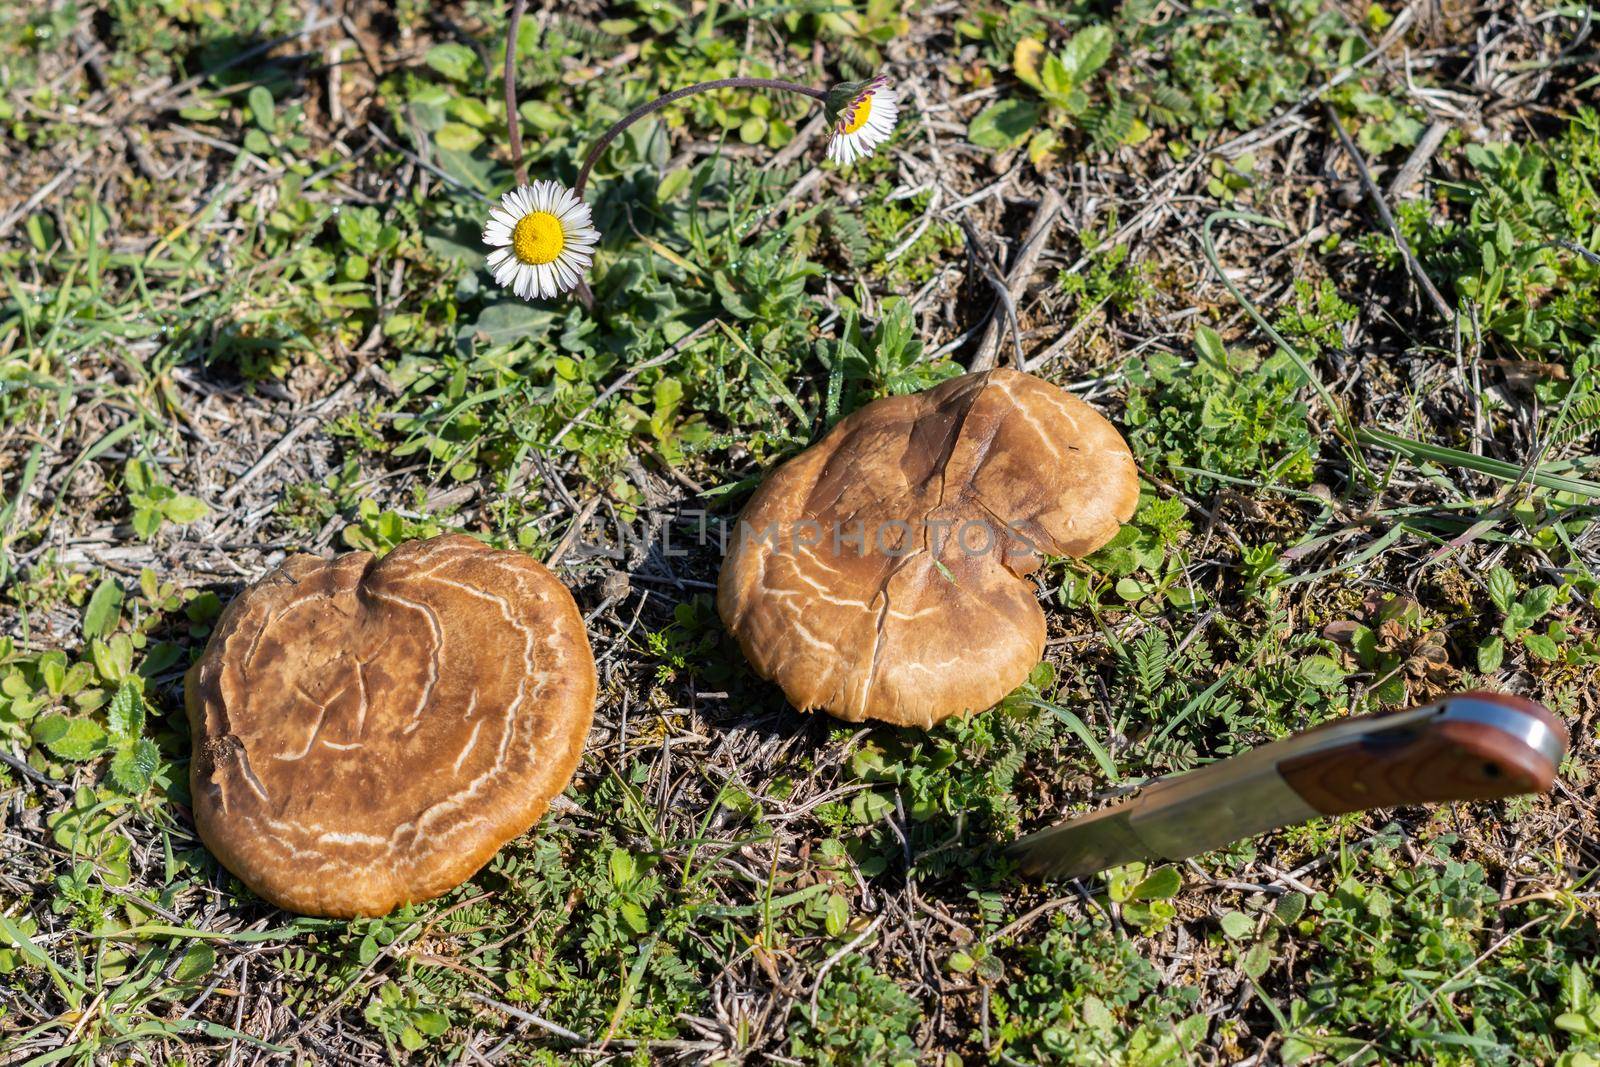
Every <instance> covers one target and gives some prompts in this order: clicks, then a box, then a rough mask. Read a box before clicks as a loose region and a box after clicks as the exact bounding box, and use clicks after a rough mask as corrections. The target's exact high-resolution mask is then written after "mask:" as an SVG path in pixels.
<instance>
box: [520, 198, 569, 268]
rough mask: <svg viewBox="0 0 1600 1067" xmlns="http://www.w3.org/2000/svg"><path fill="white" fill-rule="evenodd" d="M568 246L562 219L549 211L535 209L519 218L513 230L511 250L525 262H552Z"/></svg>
mask: <svg viewBox="0 0 1600 1067" xmlns="http://www.w3.org/2000/svg"><path fill="white" fill-rule="evenodd" d="M566 246H567V234H566V231H565V230H563V229H562V228H561V220H560V219H558V218H556V217H555V216H554V215H552V214H550V212H548V211H535V212H533V213H531V214H528V215H524V216H522V218H520V219H518V220H517V228H516V229H515V230H512V231H511V251H513V252H515V253H516V255H517V258H518V259H520V260H522V262H524V263H534V264H540V263H552V262H554V261H555V258H556V257H557V256H559V255H560V254H561V250H562V249H563V248H565V247H566Z"/></svg>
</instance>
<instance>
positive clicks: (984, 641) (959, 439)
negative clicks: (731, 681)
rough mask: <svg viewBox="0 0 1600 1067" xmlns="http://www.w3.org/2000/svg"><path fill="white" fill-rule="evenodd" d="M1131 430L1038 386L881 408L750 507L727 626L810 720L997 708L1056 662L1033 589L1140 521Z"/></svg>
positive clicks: (926, 716)
mask: <svg viewBox="0 0 1600 1067" xmlns="http://www.w3.org/2000/svg"><path fill="white" fill-rule="evenodd" d="M1138 498H1139V478H1138V471H1137V470H1136V468H1135V467H1134V462H1133V456H1132V454H1131V453H1130V452H1129V451H1128V446H1127V444H1126V443H1124V442H1123V440H1122V437H1121V435H1120V434H1118V433H1117V431H1116V428H1115V427H1113V426H1112V425H1111V423H1109V422H1107V421H1106V420H1105V419H1104V418H1102V417H1101V416H1100V414H1099V413H1098V412H1096V411H1095V410H1094V409H1093V408H1091V407H1090V406H1089V405H1088V404H1086V403H1084V402H1083V401H1081V400H1079V399H1078V398H1077V397H1075V396H1072V395H1071V394H1070V393H1067V392H1066V391H1064V390H1062V389H1059V388H1057V387H1056V386H1054V385H1051V384H1050V383H1048V382H1046V381H1043V380H1042V379H1039V378H1035V377H1034V376H1033V375H1030V374H1023V373H1021V372H1019V371H1013V370H1003V369H1002V370H992V371H983V372H979V373H975V374H967V375H963V376H962V377H959V378H952V379H950V380H949V381H947V382H944V383H942V384H941V385H939V386H938V387H936V388H934V389H930V390H928V391H927V392H923V393H918V394H915V395H912V396H896V397H888V398H885V399H882V400H877V401H874V402H872V403H870V404H868V405H866V406H865V407H863V408H861V409H860V410H859V411H856V412H855V413H853V414H852V415H850V416H849V417H848V418H846V419H843V420H842V421H841V422H840V423H839V424H838V425H837V426H835V427H834V428H833V429H832V431H830V432H829V433H828V435H827V436H826V437H824V438H823V439H822V440H821V441H820V442H818V443H817V444H815V445H813V446H812V447H811V448H809V449H807V450H806V451H804V452H802V453H801V454H800V455H799V456H796V457H795V458H794V459H792V460H790V461H789V462H788V463H786V464H784V465H783V466H782V467H780V468H779V469H778V470H777V471H776V472H775V473H774V474H773V475H772V476H771V477H770V478H768V479H767V480H766V481H765V482H764V483H763V484H762V485H761V487H760V489H758V490H757V491H756V493H755V495H754V496H753V497H752V498H751V500H750V503H749V505H748V506H747V507H746V508H745V511H744V514H743V515H742V516H741V517H740V520H739V522H738V524H737V526H736V527H735V531H734V534H733V537H732V540H731V543H730V546H729V550H728V554H727V557H726V558H725V559H724V560H723V564H722V573H721V575H720V577H719V578H718V581H717V610H718V611H719V612H720V614H721V615H722V619H723V621H724V622H725V623H726V624H727V626H728V628H729V630H731V631H732V632H733V634H734V636H735V637H736V638H738V641H739V644H740V646H741V647H742V648H743V649H744V653H745V655H746V656H747V657H748V658H749V660H750V662H751V664H753V665H754V667H755V669H756V671H757V672H758V673H760V674H761V675H762V676H763V677H765V678H770V679H772V680H774V681H776V682H777V683H778V684H779V685H780V686H782V688H783V691H784V693H785V694H786V695H787V696H788V698H789V701H790V702H791V703H792V704H794V706H795V707H797V708H799V709H800V710H802V711H809V710H811V709H813V708H822V709H824V710H825V711H827V712H829V713H830V714H832V715H835V716H837V717H839V718H841V719H845V720H848V721H850V722H860V721H861V720H863V719H869V718H870V719H878V720H881V721H883V722H889V723H895V724H898V725H904V726H923V727H928V726H932V725H933V724H935V723H937V722H939V721H940V720H941V719H944V718H946V717H948V716H950V715H954V714H957V713H959V712H963V711H981V710H983V709H984V708H987V707H990V706H991V705H993V704H994V703H996V702H997V701H999V700H1000V699H1001V698H1002V697H1004V696H1005V695H1006V694H1007V693H1009V692H1010V691H1011V690H1012V689H1014V688H1016V687H1017V686H1018V685H1020V684H1021V683H1022V682H1023V680H1024V679H1026V678H1027V676H1028V672H1029V671H1031V670H1032V669H1033V667H1034V665H1035V664H1037V663H1038V662H1039V658H1040V656H1041V655H1042V654H1043V652H1044V641H1045V621H1044V612H1043V611H1041V610H1040V608H1039V604H1038V601H1037V600H1036V599H1035V596H1034V589H1033V585H1032V583H1031V582H1028V581H1026V580H1025V579H1026V576H1027V575H1028V574H1030V573H1032V571H1033V570H1034V569H1035V568H1037V567H1038V566H1039V563H1040V557H1041V553H1043V554H1049V555H1054V556H1083V555H1087V554H1088V553H1090V552H1093V551H1094V550H1095V549H1096V548H1099V547H1100V546H1101V545H1103V544H1105V543H1106V542H1107V541H1109V540H1110V539H1111V538H1112V537H1113V536H1114V535H1115V534H1116V532H1117V530H1118V528H1119V527H1120V526H1121V524H1122V523H1123V522H1125V521H1127V519H1128V518H1129V517H1130V516H1132V514H1133V510H1134V507H1135V505H1136V504H1137V503H1138Z"/></svg>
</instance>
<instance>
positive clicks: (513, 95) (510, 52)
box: [505, 0, 828, 308]
mask: <svg viewBox="0 0 1600 1067" xmlns="http://www.w3.org/2000/svg"><path fill="white" fill-rule="evenodd" d="M527 6H528V0H512V3H511V18H510V20H509V21H508V22H507V24H506V65H505V86H506V130H507V133H508V134H509V135H510V136H509V140H510V143H511V168H512V170H513V171H514V172H515V174H516V178H517V184H518V185H527V184H528V168H527V165H526V164H525V163H524V162H523V159H522V130H521V128H520V119H519V118H518V116H517V79H516V59H517V31H518V29H519V28H520V27H521V25H522V13H523V11H524V10H526V8H527ZM713 89H778V90H781V91H783V92H790V93H799V94H800V95H802V96H809V97H811V98H812V99H813V100H821V101H823V102H826V101H827V99H828V93H827V91H826V90H823V89H813V88H812V87H811V86H809V85H801V84H799V83H798V82H787V81H780V80H778V79H776V78H718V79H717V80H716V81H709V82H699V83H697V84H695V85H686V86H684V87H683V88H682V89H674V90H673V91H672V92H670V93H667V94H666V95H665V96H658V97H656V98H655V99H654V100H652V101H650V102H649V103H648V104H641V105H640V106H638V107H636V108H634V109H633V110H632V111H630V112H628V113H627V114H626V115H624V116H623V117H622V118H621V119H620V120H618V121H617V122H616V123H614V124H613V125H612V126H611V128H610V129H609V130H607V131H606V132H605V133H603V134H601V135H600V140H599V141H597V142H596V143H595V146H594V147H593V148H591V149H590V150H589V154H588V155H587V156H585V157H584V160H583V166H582V167H581V168H580V169H579V170H578V180H577V181H576V182H574V183H573V186H572V192H573V194H574V195H575V196H577V198H578V199H579V200H582V199H583V187H584V186H585V185H587V184H588V182H589V172H590V171H592V170H593V169H594V165H595V164H596V163H597V162H599V160H600V157H601V156H602V155H604V154H605V150H606V149H607V148H609V147H611V142H612V141H615V140H616V139H617V135H618V134H620V133H621V132H622V131H623V130H625V129H627V128H628V127H629V126H632V125H633V124H634V123H635V122H638V121H639V120H640V119H642V118H644V117H645V116H646V115H649V114H651V113H652V112H656V111H660V110H661V109H662V108H664V107H666V106H667V105H668V104H670V103H672V102H673V101H676V100H682V99H683V98H684V97H686V96H693V95H694V94H695V93H707V92H710V91H711V90H713ZM574 292H575V294H576V295H577V297H578V299H579V300H580V301H582V303H583V306H584V307H586V308H592V307H593V306H594V294H593V293H592V292H590V290H589V283H588V282H586V281H582V280H580V281H579V282H578V287H577V289H575V290H574Z"/></svg>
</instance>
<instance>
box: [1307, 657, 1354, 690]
mask: <svg viewBox="0 0 1600 1067" xmlns="http://www.w3.org/2000/svg"><path fill="white" fill-rule="evenodd" d="M1300 677H1301V678H1302V679H1304V680H1305V681H1307V682H1310V683H1311V684H1312V685H1314V686H1317V687H1319V688H1323V689H1326V688H1328V687H1329V686H1334V685H1338V684H1339V682H1341V681H1342V680H1343V679H1344V671H1343V670H1342V669H1341V668H1340V666H1339V664H1338V661H1337V660H1335V659H1334V658H1333V657H1332V656H1307V657H1306V658H1305V660H1304V661H1303V662H1302V663H1301V664H1300Z"/></svg>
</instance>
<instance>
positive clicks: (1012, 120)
mask: <svg viewBox="0 0 1600 1067" xmlns="http://www.w3.org/2000/svg"><path fill="white" fill-rule="evenodd" d="M1038 124H1039V105H1038V104H1036V103H1034V102H1033V101H1031V100H1001V101H1000V102H998V103H995V104H990V105H989V106H988V107H986V108H984V109H983V110H982V111H980V112H979V113H978V115H977V117H975V118H974V119H973V120H972V123H971V125H969V126H968V127H967V140H969V141H971V142H972V143H973V144H975V145H977V146H978V147H979V148H988V149H992V150H995V151H999V150H1000V149H1005V148H1011V147H1012V146H1014V145H1017V144H1020V143H1021V142H1022V139H1023V138H1024V137H1026V136H1028V134H1029V133H1031V132H1033V128H1034V127H1035V126H1037V125H1038Z"/></svg>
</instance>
